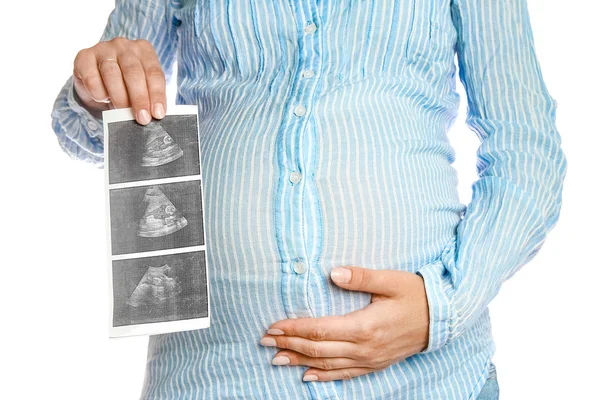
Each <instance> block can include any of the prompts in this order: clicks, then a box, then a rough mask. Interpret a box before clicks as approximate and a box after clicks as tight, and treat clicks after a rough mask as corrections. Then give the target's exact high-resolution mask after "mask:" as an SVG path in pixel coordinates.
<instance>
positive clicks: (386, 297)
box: [260, 266, 429, 381]
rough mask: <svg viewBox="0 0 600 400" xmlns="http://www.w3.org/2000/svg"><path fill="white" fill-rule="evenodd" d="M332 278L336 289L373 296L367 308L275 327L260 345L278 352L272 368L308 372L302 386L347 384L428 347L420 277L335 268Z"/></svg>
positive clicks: (271, 327)
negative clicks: (344, 381) (302, 368)
mask: <svg viewBox="0 0 600 400" xmlns="http://www.w3.org/2000/svg"><path fill="white" fill-rule="evenodd" d="M331 278H332V279H333V281H334V282H335V283H336V284H337V285H338V286H339V287H341V288H344V289H348V290H357V291H362V292H370V293H372V294H371V303H370V304H369V305H368V306H367V307H365V308H363V309H361V310H356V311H353V312H351V313H349V314H346V315H342V316H327V317H321V318H290V319H284V320H280V321H277V322H275V323H274V324H273V325H271V326H270V327H269V329H268V330H267V334H266V335H265V336H263V338H262V339H261V340H260V343H261V344H262V345H263V346H276V347H280V348H282V349H283V350H281V351H280V352H278V353H277V354H275V356H274V358H273V361H272V363H273V364H274V365H306V366H309V367H311V368H309V369H308V370H307V371H305V373H304V377H303V380H305V381H307V380H319V381H331V380H337V379H350V378H353V377H355V376H359V375H364V374H367V373H369V372H373V371H377V370H381V369H384V368H386V367H388V366H389V365H391V364H393V363H396V362H398V361H403V360H404V359H406V358H407V357H410V356H411V355H413V354H416V353H419V352H421V351H423V350H425V349H426V348H427V344H428V340H429V308H428V304H427V296H426V292H425V285H424V281H423V278H421V276H419V275H417V274H415V273H412V272H406V271H398V270H373V269H368V268H361V267H350V266H349V267H343V268H335V269H334V270H333V271H332V274H331ZM344 278H345V279H344ZM344 282H347V283H344ZM287 360H289V362H287ZM310 375H312V376H313V377H309V376H310Z"/></svg>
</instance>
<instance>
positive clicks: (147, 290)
mask: <svg viewBox="0 0 600 400" xmlns="http://www.w3.org/2000/svg"><path fill="white" fill-rule="evenodd" d="M170 275H171V267H169V265H167V264H165V265H163V266H161V267H148V270H147V271H146V273H145V274H144V276H143V277H142V279H140V282H139V283H138V284H137V286H136V288H135V289H134V291H133V293H132V294H131V296H129V299H128V300H127V304H128V305H130V306H132V307H144V306H160V305H164V304H165V303H167V302H168V301H169V300H173V299H175V298H176V297H177V295H178V294H180V293H181V285H180V283H179V281H178V279H177V277H172V276H170Z"/></svg>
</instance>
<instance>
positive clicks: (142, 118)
mask: <svg viewBox="0 0 600 400" xmlns="http://www.w3.org/2000/svg"><path fill="white" fill-rule="evenodd" d="M138 121H139V122H140V124H142V125H148V124H149V123H150V114H148V111H146V110H140V111H138Z"/></svg>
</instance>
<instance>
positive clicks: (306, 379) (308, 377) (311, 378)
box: [302, 375, 319, 382]
mask: <svg viewBox="0 0 600 400" xmlns="http://www.w3.org/2000/svg"><path fill="white" fill-rule="evenodd" d="M317 379H319V377H318V376H316V375H304V377H303V378H302V380H303V381H304V382H309V381H316V380H317Z"/></svg>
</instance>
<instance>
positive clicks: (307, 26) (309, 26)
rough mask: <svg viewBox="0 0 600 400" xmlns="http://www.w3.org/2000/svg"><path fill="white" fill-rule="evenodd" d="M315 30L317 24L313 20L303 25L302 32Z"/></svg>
mask: <svg viewBox="0 0 600 400" xmlns="http://www.w3.org/2000/svg"><path fill="white" fill-rule="evenodd" d="M316 30H317V26H316V25H315V24H314V23H313V22H311V23H310V24H308V25H306V26H305V27H304V32H306V33H314V32H315V31H316Z"/></svg>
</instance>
